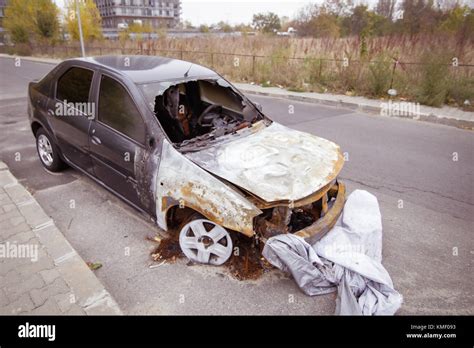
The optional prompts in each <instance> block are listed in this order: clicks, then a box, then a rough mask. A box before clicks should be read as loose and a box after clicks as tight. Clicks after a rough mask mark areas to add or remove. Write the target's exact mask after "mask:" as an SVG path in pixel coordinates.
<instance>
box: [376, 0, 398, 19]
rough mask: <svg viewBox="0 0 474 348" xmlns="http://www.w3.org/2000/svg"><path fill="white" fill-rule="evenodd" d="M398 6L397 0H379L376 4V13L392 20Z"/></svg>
mask: <svg viewBox="0 0 474 348" xmlns="http://www.w3.org/2000/svg"><path fill="white" fill-rule="evenodd" d="M396 6H397V0H379V1H378V2H377V5H376V6H375V13H377V14H378V15H381V16H384V17H385V18H388V19H390V20H392V19H393V14H394V13H395V9H396Z"/></svg>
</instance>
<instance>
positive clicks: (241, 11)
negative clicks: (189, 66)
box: [54, 0, 474, 25]
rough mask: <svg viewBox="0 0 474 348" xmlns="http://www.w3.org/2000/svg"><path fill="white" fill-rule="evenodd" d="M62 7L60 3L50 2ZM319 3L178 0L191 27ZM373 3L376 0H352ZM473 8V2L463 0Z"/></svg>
mask: <svg viewBox="0 0 474 348" xmlns="http://www.w3.org/2000/svg"><path fill="white" fill-rule="evenodd" d="M54 1H55V2H56V3H57V4H58V5H59V6H60V7H61V8H64V0H54ZM322 2H323V0H312V1H311V0H240V1H236V0H182V7H183V13H182V17H181V18H182V20H189V21H191V23H193V24H194V25H200V24H212V23H217V22H219V21H221V20H223V21H226V22H229V23H230V24H238V23H250V22H251V21H252V17H253V15H254V14H255V13H260V12H274V13H276V14H277V15H278V16H280V17H282V16H288V17H289V18H290V19H291V18H294V17H295V15H296V14H297V13H298V10H299V9H300V8H301V7H303V6H305V5H307V4H309V3H322ZM354 2H362V3H366V4H371V5H373V4H375V3H376V2H377V0H355V1H354ZM464 2H465V3H467V4H468V5H469V6H471V7H472V6H473V4H474V0H465V1H464Z"/></svg>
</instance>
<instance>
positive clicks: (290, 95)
mask: <svg viewBox="0 0 474 348" xmlns="http://www.w3.org/2000/svg"><path fill="white" fill-rule="evenodd" d="M235 85H236V86H237V88H239V90H240V91H242V92H244V93H247V94H254V95H261V96H267V97H273V98H283V99H288V100H295V101H301V102H306V103H313V104H319V105H327V106H335V107H340V108H346V109H351V110H353V111H359V112H364V113H369V114H373V115H378V116H381V117H395V118H408V119H412V120H417V121H423V122H429V123H436V124H442V125H446V126H451V127H456V128H460V129H467V130H474V113H469V112H466V111H458V112H459V113H463V114H471V115H470V116H471V117H470V118H471V119H468V118H469V116H468V115H466V116H465V117H464V119H460V118H456V117H452V116H448V115H446V114H436V113H433V112H429V111H424V112H423V111H421V112H420V113H419V114H411V115H407V116H402V115H382V108H383V106H382V104H383V103H387V102H388V101H378V100H370V101H369V102H363V101H360V99H362V97H348V96H342V95H340V96H339V95H335V94H328V95H324V94H321V93H317V94H316V93H315V95H314V96H308V95H304V94H303V93H302V95H297V93H298V92H290V91H286V90H281V92H280V93H275V92H271V91H270V92H267V91H262V90H260V89H267V88H268V87H260V86H255V87H254V86H253V85H250V86H252V87H250V88H249V85H246V84H241V83H235ZM305 94H313V93H305ZM350 98H354V101H348V100H350ZM377 104H378V105H377ZM421 108H427V107H423V106H421ZM429 109H434V108H429Z"/></svg>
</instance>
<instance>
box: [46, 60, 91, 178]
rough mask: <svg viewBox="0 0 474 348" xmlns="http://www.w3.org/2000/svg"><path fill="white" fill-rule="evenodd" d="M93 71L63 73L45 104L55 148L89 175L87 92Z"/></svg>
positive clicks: (72, 70) (78, 70)
mask: <svg viewBox="0 0 474 348" xmlns="http://www.w3.org/2000/svg"><path fill="white" fill-rule="evenodd" d="M93 76H94V71H93V70H91V69H86V68H82V67H71V68H69V69H67V70H66V71H65V72H64V73H63V74H62V75H61V76H60V77H59V78H58V80H57V82H56V84H55V91H54V92H55V93H54V96H55V97H54V98H53V99H51V100H49V101H48V106H47V110H48V114H49V116H50V120H51V124H52V129H53V132H54V135H55V136H56V139H57V142H58V145H59V148H60V149H61V152H62V153H63V155H64V156H65V157H67V159H68V160H70V161H71V162H72V163H74V164H75V165H77V166H79V167H80V168H81V169H83V170H85V171H87V172H90V173H92V161H91V159H90V156H89V128H90V126H91V116H92V115H90V112H91V111H92V112H93V110H94V109H93V104H92V103H90V99H89V97H90V91H91V84H92V79H93Z"/></svg>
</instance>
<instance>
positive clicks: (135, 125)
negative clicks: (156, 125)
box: [99, 75, 145, 144]
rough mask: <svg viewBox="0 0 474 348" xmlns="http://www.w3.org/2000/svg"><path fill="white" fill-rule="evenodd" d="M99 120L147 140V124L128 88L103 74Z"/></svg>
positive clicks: (126, 133)
mask: <svg viewBox="0 0 474 348" xmlns="http://www.w3.org/2000/svg"><path fill="white" fill-rule="evenodd" d="M99 121H101V122H103V123H105V124H107V125H109V126H110V127H112V128H113V129H115V130H117V131H119V132H121V133H123V134H125V135H127V136H129V137H130V138H132V139H134V140H136V141H138V142H139V143H142V144H143V143H144V142H145V124H144V122H143V119H142V117H141V116H140V112H139V111H138V109H137V108H136V106H135V103H134V102H133V100H132V98H131V97H130V95H129V94H128V92H127V90H126V89H125V88H124V87H123V86H122V85H121V84H120V83H119V82H117V81H116V80H114V79H112V78H110V77H108V76H105V75H102V78H101V81H100V92H99Z"/></svg>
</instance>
